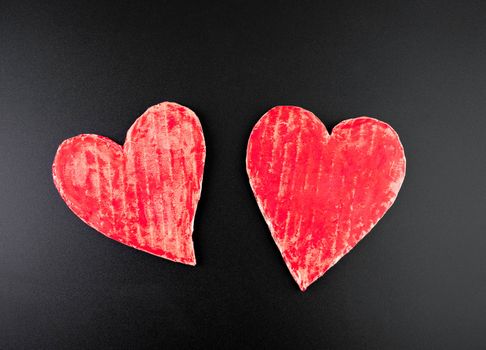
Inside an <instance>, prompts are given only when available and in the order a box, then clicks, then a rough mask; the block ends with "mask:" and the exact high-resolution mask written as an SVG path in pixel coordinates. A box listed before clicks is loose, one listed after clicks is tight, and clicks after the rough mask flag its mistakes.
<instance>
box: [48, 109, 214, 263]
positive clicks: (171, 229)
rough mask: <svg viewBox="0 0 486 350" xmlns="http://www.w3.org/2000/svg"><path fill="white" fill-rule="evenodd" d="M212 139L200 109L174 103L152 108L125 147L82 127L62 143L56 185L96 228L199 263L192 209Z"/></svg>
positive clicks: (56, 164)
mask: <svg viewBox="0 0 486 350" xmlns="http://www.w3.org/2000/svg"><path fill="white" fill-rule="evenodd" d="M205 156H206V146H205V143H204V136H203V131H202V128H201V124H200V122H199V119H198V118H197V116H196V115H195V114H194V112H192V111H191V110H190V109H188V108H186V107H184V106H181V105H178V104H176V103H171V102H164V103H160V104H158V105H155V106H152V107H150V108H149V109H148V110H147V111H146V112H145V113H144V114H143V115H142V116H141V117H139V118H138V119H137V120H136V121H135V123H134V124H133V125H132V126H131V128H130V129H129V130H128V133H127V137H126V140H125V144H124V145H123V146H120V145H118V144H117V143H115V142H113V141H111V140H110V139H108V138H106V137H103V136H99V135H90V134H83V135H79V136H76V137H73V138H70V139H67V140H65V141H64V142H63V143H62V144H61V145H60V146H59V148H58V150H57V153H56V156H55V159H54V163H53V165H52V173H53V178H54V184H55V186H56V188H57V189H58V191H59V193H60V194H61V197H62V198H63V199H64V201H65V202H66V204H67V205H68V206H69V208H70V209H71V210H72V211H73V212H74V213H75V214H76V215H77V216H78V217H79V218H81V220H83V221H84V222H85V223H87V224H88V225H89V226H91V227H93V228H94V229H96V230H97V231H99V232H101V233H103V234H104V235H106V236H107V237H109V238H112V239H114V240H116V241H118V242H120V243H123V244H125V245H128V246H131V247H134V248H136V249H139V250H142V251H144V252H147V253H151V254H154V255H156V256H159V257H162V258H165V259H169V260H172V261H175V262H180V263H183V264H188V265H195V264H196V258H195V255H194V247H193V242H192V232H193V223H194V216H195V212H196V207H197V203H198V201H199V198H200V195H201V185H202V177H203V171H204V160H205Z"/></svg>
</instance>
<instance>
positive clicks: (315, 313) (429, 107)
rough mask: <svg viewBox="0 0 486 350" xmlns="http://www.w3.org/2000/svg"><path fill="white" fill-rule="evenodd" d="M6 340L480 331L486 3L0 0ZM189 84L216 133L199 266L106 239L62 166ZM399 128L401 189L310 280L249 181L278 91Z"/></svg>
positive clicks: (362, 342) (373, 345) (173, 344)
mask: <svg viewBox="0 0 486 350" xmlns="http://www.w3.org/2000/svg"><path fill="white" fill-rule="evenodd" d="M0 16H1V20H0V74H1V75H0V117H1V121H0V122H1V123H0V231H1V232H0V348H1V349H29V348H30V349H75V348H91V349H95V348H99V349H101V348H114V349H119V348H136V347H140V348H145V347H158V348H164V349H165V348H180V349H198V348H207V349H208V348H224V347H226V348H319V349H326V348H330V349H362V348H370V349H433V348H435V349H475V348H476V349H477V348H481V347H482V348H484V347H485V346H486V322H485V315H486V220H485V216H486V212H485V211H486V186H485V172H486V138H485V130H486V3H485V2H484V1H483V2H482V3H481V1H464V2H463V3H461V2H451V1H436V2H427V1H402V2H401V3H398V2H392V3H391V2H390V3H389V2H367V1H363V2H362V3H348V2H345V1H341V2H338V1H336V2H318V1H315V2H307V1H295V2H290V1H286V2H264V1H261V2H253V3H249V2H247V1H230V2H222V1H218V2H216V1H215V2H205V3H204V2H193V3H189V2H183V1H171V2H160V3H157V4H142V2H138V1H134V2H120V3H119V4H117V5H115V6H113V7H112V6H102V4H101V2H100V1H89V2H85V3H83V4H77V3H71V4H68V3H65V2H64V1H59V2H58V3H55V4H54V3H51V4H47V3H46V2H43V1H39V2H31V3H22V2H19V1H1V2H0ZM165 100H169V101H175V102H179V103H181V104H183V105H186V106H188V107H190V108H191V109H193V110H194V111H195V112H196V113H197V115H198V116H199V118H200V120H201V123H202V125H203V128H204V132H205V137H206V142H207V163H206V169H205V174H204V183H203V192H202V199H201V202H200V205H199V208H198V211H197V215H196V222H195V233H194V240H195V246H196V254H197V259H198V265H197V266H196V267H188V266H184V265H180V264H175V263H172V262H169V261H167V260H163V259H160V258H157V257H154V256H151V255H149V254H145V253H142V252H140V251H137V250H134V249H131V248H128V247H125V246H123V245H121V244H119V243H116V242H115V241H112V240H109V239H107V238H105V237H104V236H102V235H101V234H98V233H97V232H96V231H94V230H93V229H91V228H90V227H88V226H87V225H85V224H84V223H83V222H82V221H81V220H79V219H78V218H77V217H76V216H75V215H73V214H72V213H71V211H70V210H69V209H68V208H67V206H66V205H65V204H64V203H63V201H62V200H61V198H60V196H59V195H58V193H57V191H56V189H55V188H54V185H53V183H52V177H51V164H52V160H53V157H54V154H55V152H56V149H57V146H58V145H59V144H60V143H61V142H62V141H63V140H64V139H66V138H68V137H71V136H74V135H77V134H80V133H98V134H101V135H105V136H108V137H110V138H112V139H114V140H116V141H117V142H120V143H123V141H124V136H125V133H126V131H127V129H128V128H129V127H130V125H131V124H132V122H133V121H134V120H135V119H136V118H137V117H138V116H139V115H140V114H141V113H143V112H144V111H145V109H146V108H148V107H149V106H151V105H153V104H156V103H158V102H162V101H165ZM280 104H293V105H298V106H302V107H304V108H306V109H309V110H311V111H313V112H314V113H315V114H316V115H318V116H319V117H320V118H321V119H322V120H323V121H324V122H325V123H326V125H327V126H328V127H332V126H334V125H336V124H337V123H338V122H339V121H341V120H343V119H347V118H350V117H354V116H359V115H364V114H365V115H371V116H376V117H378V118H380V119H382V120H384V121H386V122H388V123H390V124H391V125H392V126H393V127H394V128H395V129H396V130H397V132H398V133H399V134H400V137H401V140H402V142H403V144H404V147H405V152H406V156H407V161H408V164H407V167H408V169H407V176H406V179H405V182H404V185H403V187H402V190H401V192H400V195H399V196H398V199H397V201H396V203H395V205H394V206H393V207H392V208H391V209H390V211H389V212H388V214H387V215H386V216H385V217H384V218H383V219H382V220H381V221H380V222H379V224H378V225H377V226H376V227H375V228H374V229H373V230H372V233H371V234H370V235H369V236H368V237H366V238H365V239H364V240H363V241H362V242H361V243H360V244H359V245H358V246H357V247H356V248H355V249H354V250H353V251H352V252H351V253H350V254H349V255H347V256H346V257H345V258H344V259H342V260H341V261H340V262H339V263H338V264H337V265H336V266H335V267H333V268H332V269H331V270H330V271H329V272H328V273H327V274H326V275H325V276H324V277H323V278H321V279H319V280H318V281H317V282H316V283H314V284H313V285H312V286H311V287H310V288H309V289H308V291H307V292H305V293H302V292H300V291H299V289H298V288H297V285H296V284H295V282H294V281H293V280H292V278H291V276H290V274H289V272H288V271H287V268H286V267H285V265H284V263H283V260H282V258H281V257H280V254H279V252H278V250H277V248H276V246H275V244H274V243H273V240H272V239H271V236H270V233H269V231H268V228H267V226H266V224H265V222H264V220H263V218H262V216H261V214H260V212H259V210H258V207H257V205H256V202H255V200H254V198H253V195H252V192H251V190H250V187H249V185H248V179H247V176H246V171H245V162H244V160H245V148H246V142H247V139H248V136H249V133H250V130H251V129H252V127H253V125H254V123H255V122H256V121H257V120H258V119H259V117H260V116H261V115H262V114H263V113H264V112H266V111H267V110H268V109H270V108H271V107H273V106H275V105H280Z"/></svg>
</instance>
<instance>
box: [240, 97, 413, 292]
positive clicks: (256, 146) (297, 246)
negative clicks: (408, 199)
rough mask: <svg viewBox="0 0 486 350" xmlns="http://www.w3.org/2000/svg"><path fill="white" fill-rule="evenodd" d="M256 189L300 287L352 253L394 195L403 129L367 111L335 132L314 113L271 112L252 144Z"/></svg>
mask: <svg viewBox="0 0 486 350" xmlns="http://www.w3.org/2000/svg"><path fill="white" fill-rule="evenodd" d="M246 167H247V172H248V176H249V178H250V184H251V187H252V189H253V193H254V194H255V197H256V199H257V202H258V206H259V207H260V210H261V211H262V213H263V216H264V218H265V221H266V222H267V224H268V226H269V227H270V231H271V233H272V236H273V239H274V240H275V243H276V244H277V246H278V248H279V250H280V252H281V254H282V256H283V258H284V260H285V263H286V264H287V267H288V268H289V270H290V273H291V274H292V276H293V277H294V279H295V281H296V282H297V283H298V285H299V287H300V289H301V290H302V291H304V290H306V288H307V287H308V286H309V285H310V284H311V283H313V282H314V281H315V280H316V279H318V278H319V277H320V276H322V275H323V274H324V273H325V272H326V271H327V270H328V269H329V268H330V267H331V266H333V265H334V264H335V263H336V262H337V261H338V260H339V259H341V258H342V257H343V256H344V255H345V254H346V253H348V252H349V251H350V250H351V249H352V248H353V247H354V246H355V245H356V244H357V243H358V242H359V241H360V240H361V239H362V238H363V237H364V236H366V234H367V233H368V232H369V231H370V230H371V229H372V228H373V226H374V225H375V224H376V223H377V222H378V220H379V219H380V218H381V217H382V216H383V215H384V214H385V212H386V211H387V210H388V208H390V206H391V205H392V204H393V202H394V201H395V198H396V196H397V194H398V191H399V189H400V186H401V184H402V182H403V179H404V177H405V155H404V152H403V147H402V145H401V143H400V140H399V138H398V135H397V133H396V132H395V131H394V130H393V129H392V128H391V127H390V126H389V125H388V124H386V123H384V122H381V121H379V120H376V119H372V118H368V117H360V118H355V119H348V120H345V121H343V122H341V123H340V124H338V125H337V126H336V127H335V128H334V129H333V132H332V135H329V133H328V132H327V130H326V127H325V126H324V124H322V122H321V121H320V120H319V119H318V118H317V117H316V116H315V115H314V114H312V113H311V112H309V111H306V110H305V109H302V108H299V107H293V106H280V107H275V108H272V109H271V110H270V111H268V112H267V113H266V114H265V115H264V116H263V117H262V118H261V119H260V120H259V121H258V123H257V124H256V125H255V127H254V128H253V131H252V132H251V135H250V140H249V142H248V149H247V158H246Z"/></svg>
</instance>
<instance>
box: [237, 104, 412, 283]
mask: <svg viewBox="0 0 486 350" xmlns="http://www.w3.org/2000/svg"><path fill="white" fill-rule="evenodd" d="M289 107H290V108H298V109H301V110H303V111H304V112H307V113H310V114H311V116H312V117H314V118H316V120H317V121H319V122H320V123H321V124H322V125H323V126H324V130H326V131H327V127H326V125H325V124H324V123H323V122H322V120H320V119H319V118H318V117H317V116H316V115H315V114H314V113H312V112H311V111H308V110H306V109H304V108H302V107H299V106H292V105H285V106H275V107H272V108H271V109H269V110H268V111H267V112H266V113H265V114H263V116H261V117H260V119H258V121H257V122H256V124H255V126H254V127H253V128H252V130H251V133H250V136H249V137H248V143H247V146H246V158H245V166H246V173H247V175H248V180H249V183H250V187H251V190H252V191H253V196H254V197H255V199H256V202H257V204H258V208H259V209H260V212H261V214H262V216H263V219H264V220H265V223H266V224H267V226H268V228H269V229H270V234H271V235H272V239H273V241H274V243H275V245H276V246H277V248H278V250H279V252H280V255H281V256H282V260H283V261H284V263H285V266H287V269H288V270H289V272H290V274H291V275H292V277H293V279H294V281H295V282H296V283H297V285H298V286H299V289H300V290H301V291H302V292H305V291H306V290H307V288H308V287H309V286H310V285H311V284H313V283H314V282H316V281H317V280H318V279H319V278H321V277H322V276H324V274H325V273H326V272H327V271H329V269H331V268H332V267H333V266H334V265H336V264H337V263H338V262H339V260H341V259H342V258H343V257H345V256H346V255H347V254H348V253H349V252H350V251H351V250H353V249H354V248H355V247H356V246H357V245H358V243H360V242H361V241H362V240H363V239H364V238H365V237H366V236H367V235H368V234H369V233H371V231H372V230H373V228H374V227H375V226H376V224H377V223H378V222H379V221H380V220H381V219H382V218H383V216H385V214H386V213H387V212H388V210H390V208H391V207H392V206H393V204H394V203H395V200H396V199H397V198H398V193H399V192H400V189H401V187H402V184H403V182H404V181H405V176H406V173H407V159H406V156H405V149H404V148H403V145H402V142H401V140H400V137H399V135H398V133H397V132H396V131H395V129H393V128H392V127H391V125H390V124H388V123H386V122H384V121H381V120H379V119H376V118H373V117H368V116H360V117H356V118H349V119H345V120H343V121H341V122H339V123H338V124H337V125H335V126H334V128H333V129H332V130H334V129H335V128H336V127H337V126H339V125H341V126H342V125H344V124H347V123H350V122H352V121H354V120H357V119H369V120H374V121H376V122H379V123H381V124H384V125H385V126H386V127H387V128H389V129H390V130H391V131H392V132H393V133H394V134H395V136H396V137H397V140H398V144H399V145H400V148H401V150H402V153H403V168H404V170H403V178H402V181H401V182H400V186H398V189H397V195H396V196H395V198H394V199H393V200H392V201H391V204H390V206H389V207H388V209H387V210H386V211H385V212H384V213H383V215H382V216H380V217H379V218H378V219H377V220H376V222H375V223H374V224H373V225H372V226H371V228H370V229H369V230H368V232H367V233H366V234H365V236H363V238H361V239H360V240H359V241H358V242H357V243H356V245H354V247H350V248H349V249H348V250H347V251H346V252H345V253H344V254H343V255H342V256H340V257H338V258H336V259H335V261H334V262H333V263H332V264H330V265H329V267H328V268H327V269H326V270H325V271H324V272H323V273H322V274H320V275H318V276H317V277H315V278H314V279H313V280H312V281H309V282H308V283H303V281H302V279H301V277H300V276H299V274H298V273H294V271H292V269H291V268H290V266H289V265H288V264H287V262H286V261H285V259H284V258H283V252H282V249H281V247H280V246H279V245H278V243H277V242H276V241H275V238H274V229H273V225H272V221H271V220H270V218H267V217H266V216H265V212H264V210H263V203H261V201H260V198H258V196H257V195H256V192H255V189H254V188H253V183H252V179H251V177H250V173H249V169H248V149H249V146H250V139H251V136H252V135H253V131H254V130H255V129H256V128H257V127H258V126H259V124H260V122H262V120H263V118H265V117H266V115H267V114H268V113H269V112H271V111H272V110H274V109H276V108H289ZM332 130H331V132H329V131H327V134H328V136H331V135H332Z"/></svg>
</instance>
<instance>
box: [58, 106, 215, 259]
mask: <svg viewBox="0 0 486 350" xmlns="http://www.w3.org/2000/svg"><path fill="white" fill-rule="evenodd" d="M166 104H168V105H176V106H180V107H183V108H185V109H187V110H188V111H189V112H191V113H192V116H193V117H194V118H195V120H196V121H197V123H198V126H199V128H200V130H201V135H202V141H203V150H204V157H203V159H202V163H203V173H202V176H201V180H200V182H199V188H200V190H199V193H198V198H197V200H196V207H195V210H194V216H193V218H192V222H191V243H192V257H191V259H189V260H187V261H182V260H176V259H173V258H170V257H168V256H165V255H162V254H161V255H158V254H154V253H152V252H149V251H147V250H145V249H143V248H140V247H135V246H134V245H131V244H126V243H122V242H120V241H117V240H116V239H114V238H112V237H110V236H108V235H107V234H105V233H104V232H101V231H98V230H97V229H96V228H94V227H93V226H91V225H90V224H89V223H88V222H87V221H86V220H84V219H83V218H81V217H79V216H78V215H77V214H76V213H75V212H74V210H73V209H72V208H71V206H72V202H71V201H70V200H69V199H68V198H67V197H66V195H65V194H64V191H63V190H62V187H61V182H62V181H61V180H60V179H59V177H58V176H57V171H56V159H57V154H58V153H59V151H60V150H61V148H62V147H64V146H65V145H67V144H69V143H72V142H73V141H74V139H75V138H78V137H96V138H100V139H104V140H105V141H109V142H108V143H109V145H110V147H113V146H115V145H116V146H118V147H120V148H121V151H122V152H123V154H125V150H124V146H125V141H126V140H127V138H128V135H129V133H130V132H131V130H132V128H133V126H134V125H135V123H136V122H137V121H138V120H139V119H141V118H142V117H143V116H144V115H145V114H146V113H147V112H149V111H150V110H151V109H153V108H155V107H159V106H162V105H166ZM125 141H124V142H123V146H122V145H120V144H118V143H117V142H115V141H113V140H112V139H110V138H109V137H106V136H102V135H98V134H79V135H77V136H73V137H70V138H68V139H66V140H64V141H63V142H61V144H60V145H59V146H58V148H57V151H56V154H55V156H54V160H53V162H52V177H53V182H54V186H55V187H56V189H57V191H58V192H59V194H60V195H61V198H62V199H63V201H64V202H65V203H66V205H67V207H68V208H69V210H71V212H73V214H74V215H75V216H76V217H77V218H78V219H81V221H83V222H84V223H85V224H86V225H87V226H89V227H90V228H91V229H93V230H95V231H96V232H98V233H101V234H102V235H103V236H105V237H107V238H109V239H111V240H112V241H115V242H117V243H119V244H122V245H123V246H127V247H130V248H134V249H136V250H139V251H142V252H144V253H147V254H150V255H153V256H156V257H159V258H163V259H166V260H169V261H173V262H176V263H180V264H183V265H189V266H196V252H195V249H194V240H193V235H194V221H195V218H196V213H197V208H198V206H199V201H200V199H201V193H202V183H203V178H204V168H205V165H206V140H205V138H204V131H203V129H202V125H201V121H200V120H199V118H198V116H197V115H196V113H194V111H192V110H191V109H190V108H188V107H186V106H183V105H180V104H178V103H176V102H169V101H164V102H161V103H158V104H156V105H153V106H151V107H149V108H147V110H146V111H145V112H144V113H142V115H140V116H139V117H138V118H137V119H136V120H135V121H134V122H133V124H132V125H131V126H130V128H129V129H128V131H127V133H126V136H125Z"/></svg>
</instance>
